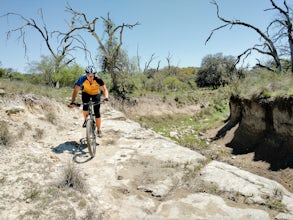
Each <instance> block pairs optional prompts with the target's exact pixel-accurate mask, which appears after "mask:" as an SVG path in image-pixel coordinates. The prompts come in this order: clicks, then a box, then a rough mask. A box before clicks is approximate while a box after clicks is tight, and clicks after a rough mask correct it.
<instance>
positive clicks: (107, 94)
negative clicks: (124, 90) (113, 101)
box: [101, 85, 109, 99]
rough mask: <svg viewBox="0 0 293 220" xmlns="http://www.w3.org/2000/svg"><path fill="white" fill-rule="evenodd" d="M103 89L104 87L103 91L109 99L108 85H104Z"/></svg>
mask: <svg viewBox="0 0 293 220" xmlns="http://www.w3.org/2000/svg"><path fill="white" fill-rule="evenodd" d="M101 89H102V91H103V93H104V96H105V98H106V99H108V98H109V93H108V89H107V87H106V85H102V86H101Z"/></svg>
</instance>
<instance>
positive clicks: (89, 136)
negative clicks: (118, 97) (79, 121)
mask: <svg viewBox="0 0 293 220" xmlns="http://www.w3.org/2000/svg"><path fill="white" fill-rule="evenodd" d="M100 104H103V101H101V102H93V101H92V100H90V101H89V102H88V103H84V105H88V106H89V107H88V115H87V117H86V141H87V148H88V150H89V154H90V156H91V157H92V158H93V157H95V154H96V148H97V142H96V138H97V132H98V131H97V126H96V116H95V112H94V106H95V105H100Z"/></svg>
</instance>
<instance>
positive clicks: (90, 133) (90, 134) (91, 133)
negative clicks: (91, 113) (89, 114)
mask: <svg viewBox="0 0 293 220" xmlns="http://www.w3.org/2000/svg"><path fill="white" fill-rule="evenodd" d="M95 127H96V124H95V122H94V120H87V122H86V139H87V147H88V150H89V154H90V156H91V157H94V156H95V154H96V147H97V143H96V134H95Z"/></svg>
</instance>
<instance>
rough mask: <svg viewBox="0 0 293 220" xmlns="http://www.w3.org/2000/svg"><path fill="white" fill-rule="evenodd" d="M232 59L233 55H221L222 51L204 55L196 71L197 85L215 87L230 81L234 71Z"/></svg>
mask: <svg viewBox="0 0 293 220" xmlns="http://www.w3.org/2000/svg"><path fill="white" fill-rule="evenodd" d="M234 59H235V58H234V57H233V56H223V54H222V53H217V54H215V55H207V56H205V57H204V58H203V59H202V63H201V68H200V69H199V71H198V73H197V78H196V83H197V86H199V87H213V88H217V87H219V86H220V85H225V84H228V83H229V82H231V80H232V76H233V74H234V73H235V71H234V70H235V69H234Z"/></svg>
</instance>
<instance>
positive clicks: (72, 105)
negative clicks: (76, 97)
mask: <svg viewBox="0 0 293 220" xmlns="http://www.w3.org/2000/svg"><path fill="white" fill-rule="evenodd" d="M68 107H70V108H74V107H78V104H77V103H75V102H71V103H70V104H69V105H68Z"/></svg>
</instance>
